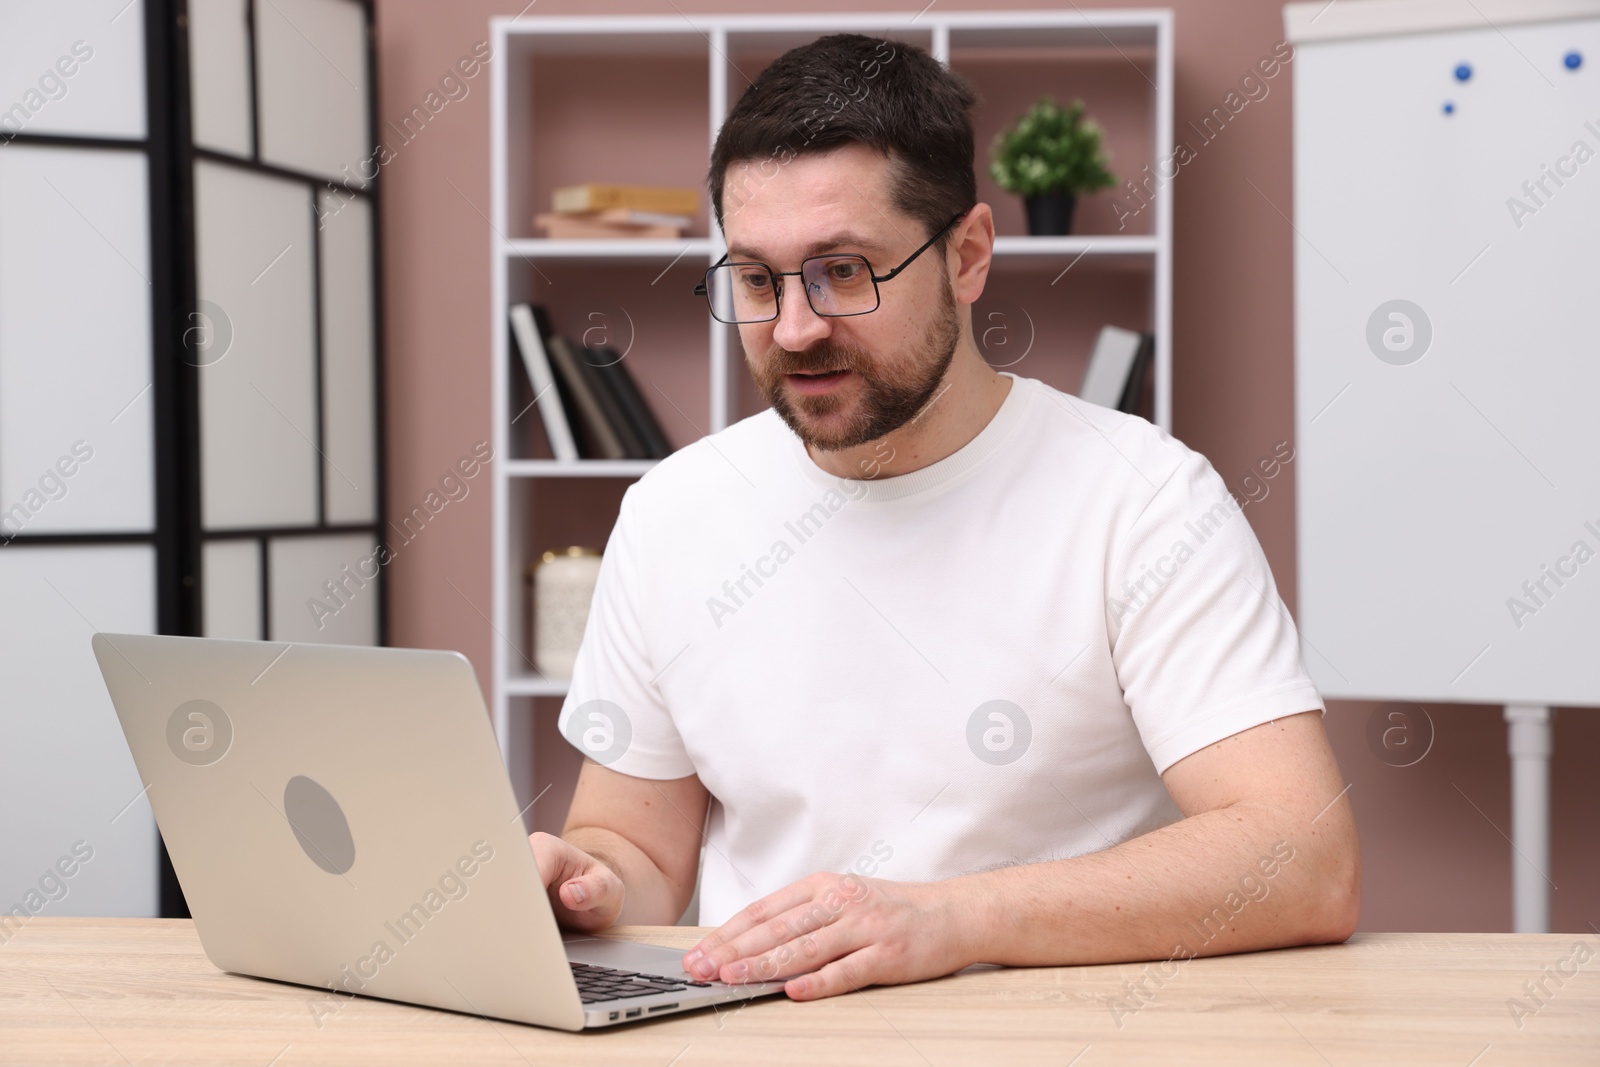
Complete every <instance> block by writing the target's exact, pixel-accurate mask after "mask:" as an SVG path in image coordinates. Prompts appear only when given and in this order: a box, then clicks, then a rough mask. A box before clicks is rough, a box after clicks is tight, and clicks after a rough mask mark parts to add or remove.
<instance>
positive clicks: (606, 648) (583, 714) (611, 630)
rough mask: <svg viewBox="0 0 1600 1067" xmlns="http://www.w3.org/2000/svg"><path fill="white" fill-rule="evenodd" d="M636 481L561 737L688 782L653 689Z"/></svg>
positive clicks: (605, 560)
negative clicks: (643, 608) (684, 778)
mask: <svg viewBox="0 0 1600 1067" xmlns="http://www.w3.org/2000/svg"><path fill="white" fill-rule="evenodd" d="M637 489H638V484H637V483H635V484H634V485H631V486H629V487H628V490H627V492H625V493H624V494H623V497H622V507H621V508H620V510H619V512H618V515H617V522H616V525H615V526H613V527H612V529H611V536H610V538H609V539H608V540H607V541H606V549H605V552H604V553H603V554H602V555H601V557H600V573H599V576H598V578H597V579H596V582H595V590H594V598H593V600H591V601H590V605H589V618H588V621H587V622H586V623H585V624H584V630H583V640H582V642H581V643H580V644H579V646H578V656H577V660H576V662H575V663H574V665H573V669H572V682H571V684H570V686H569V687H568V689H567V697H566V701H565V702H564V703H563V704H562V706H561V717H560V719H559V726H560V730H561V736H562V737H564V738H566V739H567V741H568V742H570V743H571V744H572V745H573V746H574V747H576V748H577V749H578V750H579V751H580V752H582V753H583V754H584V755H586V756H588V757H589V758H590V759H593V760H594V761H595V762H597V763H601V764H604V765H605V766H607V767H610V768H611V769H612V770H614V771H618V772H619V773H622V774H630V775H633V776H635V777H637V778H658V779H660V778H683V777H685V776H687V775H690V774H693V773H694V772H695V767H694V764H693V763H692V762H691V761H690V759H689V756H688V753H687V752H686V751H685V750H684V746H683V741H682V739H681V738H680V737H679V735H678V731H677V728H676V726H675V725H674V724H673V721H672V713H671V712H670V710H669V709H668V708H667V706H666V702H665V701H664V700H663V699H662V695H661V691H660V690H659V689H658V688H657V687H656V686H655V684H654V681H653V679H654V678H655V676H656V674H657V672H658V670H659V668H658V667H657V666H656V665H655V664H654V663H653V662H652V661H651V658H650V654H649V643H648V642H647V641H646V639H645V629H644V613H643V612H642V611H641V605H642V604H644V603H645V602H646V599H645V598H646V597H647V596H648V593H649V591H648V590H647V589H646V588H645V587H644V585H643V574H644V570H643V569H642V568H641V566H640V558H639V557H640V553H639V545H638V543H637V538H638V536H639V527H638V525H637V518H636V514H635V508H636V506H637V503H638V500H637Z"/></svg>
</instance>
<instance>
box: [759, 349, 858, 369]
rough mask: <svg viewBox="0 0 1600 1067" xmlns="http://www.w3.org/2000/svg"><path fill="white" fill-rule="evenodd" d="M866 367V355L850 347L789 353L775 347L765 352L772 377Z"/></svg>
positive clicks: (786, 350)
mask: <svg viewBox="0 0 1600 1067" xmlns="http://www.w3.org/2000/svg"><path fill="white" fill-rule="evenodd" d="M867 365H868V360H867V357H866V353H865V352H863V351H862V350H861V349H859V348H856V347H854V346H850V345H833V344H826V343H824V344H820V345H813V346H812V347H811V348H808V349H806V350H805V351H803V352H791V351H789V350H788V349H787V348H780V347H778V346H777V345H774V346H773V347H771V348H769V349H768V350H767V366H768V367H769V368H770V370H771V373H772V374H774V375H783V374H802V373H803V374H814V373H816V372H817V371H825V370H852V371H853V370H860V369H862V368H863V367H865V366H867Z"/></svg>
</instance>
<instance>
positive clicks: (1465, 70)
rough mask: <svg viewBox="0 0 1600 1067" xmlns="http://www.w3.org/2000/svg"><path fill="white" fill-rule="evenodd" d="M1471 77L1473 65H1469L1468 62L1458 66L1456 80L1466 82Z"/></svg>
mask: <svg viewBox="0 0 1600 1067" xmlns="http://www.w3.org/2000/svg"><path fill="white" fill-rule="evenodd" d="M1470 77H1472V67H1471V66H1469V65H1468V64H1466V63H1462V64H1461V65H1459V66H1458V67H1456V81H1458V82H1464V81H1466V80H1467V79H1468V78H1470Z"/></svg>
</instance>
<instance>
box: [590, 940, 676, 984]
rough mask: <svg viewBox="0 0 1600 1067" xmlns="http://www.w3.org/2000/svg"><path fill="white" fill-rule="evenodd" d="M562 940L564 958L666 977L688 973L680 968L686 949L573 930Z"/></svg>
mask: <svg viewBox="0 0 1600 1067" xmlns="http://www.w3.org/2000/svg"><path fill="white" fill-rule="evenodd" d="M561 940H562V942H563V943H564V944H565V946H566V949H567V959H569V960H572V961H573V962H575V963H592V964H594V965H595V966H597V967H615V968H617V969H618V970H624V971H647V972H649V973H651V974H659V975H664V976H666V977H668V978H689V977H691V976H690V974H689V972H687V971H685V970H684V969H683V954H684V953H685V952H687V951H688V949H676V948H668V947H666V946H665V945H641V944H639V943H638V942H635V941H619V940H617V939H615V938H610V937H594V936H591V935H589V934H580V933H572V932H563V933H562V935H561Z"/></svg>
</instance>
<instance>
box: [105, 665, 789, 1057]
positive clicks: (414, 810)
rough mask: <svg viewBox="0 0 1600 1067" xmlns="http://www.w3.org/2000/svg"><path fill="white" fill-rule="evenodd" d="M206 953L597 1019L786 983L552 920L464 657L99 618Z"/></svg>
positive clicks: (291, 973)
mask: <svg viewBox="0 0 1600 1067" xmlns="http://www.w3.org/2000/svg"><path fill="white" fill-rule="evenodd" d="M93 645H94V654H95V659H96V660H97V661H98V662H99V664H100V673H101V675H102V677H104V679H105V683H106V689H107V690H108V691H109V692H110V694H111V702H112V703H113V704H114V705H115V706H116V710H117V718H118V719H119V720H120V721H121V723H122V731H123V733H124V734H125V735H126V737H127V739H128V747H129V748H130V749H131V750H132V752H133V759H134V763H135V764H136V765H137V766H138V769H139V777H140V779H141V780H142V781H143V782H144V784H145V787H146V789H147V791H148V792H147V794H146V795H147V796H148V797H149V800H150V806H151V808H152V809H154V812H155V817H156V823H157V825H158V826H159V827H160V829H161V836H162V838H163V839H164V840H165V841H166V845H167V851H168V853H169V854H170V855H171V857H172V865H173V867H174V868H175V870H176V871H177V875H178V881H179V883H180V884H181V885H182V886H183V893H184V897H185V898H186V899H187V900H188V904H189V910H190V913H191V914H192V915H193V917H194V924H195V930H196V932H197V933H198V934H199V936H200V943H201V945H202V946H203V947H204V949H205V953H206V956H207V957H208V958H209V959H210V960H211V962H212V963H214V964H215V965H216V966H218V967H219V968H221V969H222V970H225V971H231V972H233V973H236V974H242V975H251V976H254V977H258V978H271V979H276V980H278V981H283V982H295V983H299V984H300V985H305V986H314V987H317V992H308V993H307V1010H308V1011H309V1012H310V1014H311V1015H312V1017H313V1019H314V1020H315V1021H316V1024H317V1025H318V1026H319V1027H321V1026H324V1025H337V1016H338V1013H339V1011H340V1010H342V1008H343V1007H344V1006H345V1005H346V1004H347V1003H348V1002H349V1000H350V999H351V998H352V997H354V996H369V997H381V998H384V999H387V1000H397V1001H404V1002H406V1003H410V1004H422V1005H427V1006H429V1007H435V1008H445V1009H449V1010H451V1011H460V1012H469V1013H471V1014H475V1015H483V1016H489V1017H492V1018H497V1019H507V1020H511V1021H513V1022H520V1023H531V1024H533V1025H536V1026H547V1027H554V1028H557V1029H561V1030H583V1029H590V1028H596V1027H607V1026H616V1025H622V1024H626V1023H630V1022H634V1021H639V1020H645V1019H653V1018H656V1017H658V1016H662V1015H667V1014H671V1013H674V1012H682V1011H690V1010H693V1009H696V1008H704V1007H709V1006H711V1005H715V1004H720V1003H726V1002H730V1001H743V1000H747V999H749V998H752V997H758V996H765V995H768V994H771V993H777V992H781V991H782V989H783V983H782V982H781V981H772V982H760V983H755V982H752V983H740V984H734V985H728V984H724V983H721V982H703V981H700V980H698V979H697V978H695V977H694V976H692V975H690V974H689V973H688V972H686V971H684V969H683V967H682V959H683V953H682V951H681V950H679V949H675V948H669V947H666V946H662V945H645V944H636V943H630V942H626V941H622V940H618V939H615V938H607V937H603V936H590V935H585V934H580V933H575V932H563V931H562V930H560V929H559V928H558V927H557V925H556V919H555V915H554V913H553V912H552V911H551V908H550V901H549V898H548V897H547V896H546V891H545V887H544V882H543V880H542V879H541V878H540V877H539V870H538V867H537V865H536V863H535V861H534V857H533V849H532V847H531V846H530V845H529V843H528V835H527V831H526V830H525V829H524V827H523V821H522V812H521V810H520V809H519V807H518V805H517V802H516V799H515V797H514V795H513V793H512V789H511V782H510V779H509V778H508V776H507V774H506V768H505V765H504V764H503V763H502V761H501V756H500V750H499V746H498V745H497V744H496V742H495V737H494V732H493V730H492V729H491V727H490V723H489V715H488V712H487V710H486V709H485V707H484V702H483V696H482V693H481V692H480V691H479V689H478V682H477V676H476V675H475V674H474V673H473V670H472V665H471V664H470V663H469V662H468V661H467V659H466V657H465V656H463V655H461V654H460V653H459V652H443V651H432V650H425V649H400V648H371V647H348V646H340V645H318V644H286V643H283V642H266V641H232V640H221V639H212V638H195V637H163V636H152V635H147V634H114V633H97V634H95V635H94V637H93Z"/></svg>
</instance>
